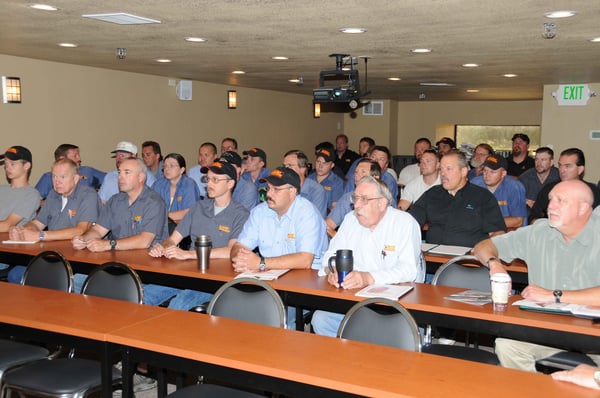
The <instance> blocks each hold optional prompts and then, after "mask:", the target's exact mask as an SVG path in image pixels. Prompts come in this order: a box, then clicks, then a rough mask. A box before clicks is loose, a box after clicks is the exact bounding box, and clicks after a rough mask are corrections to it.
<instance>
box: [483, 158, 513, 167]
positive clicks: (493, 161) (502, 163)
mask: <svg viewBox="0 0 600 398" xmlns="http://www.w3.org/2000/svg"><path fill="white" fill-rule="evenodd" d="M483 166H485V167H489V168H490V169H492V170H498V169H499V168H503V169H504V170H506V169H507V167H508V166H507V163H506V159H504V158H503V157H502V156H499V155H490V156H488V157H487V159H485V162H483Z"/></svg>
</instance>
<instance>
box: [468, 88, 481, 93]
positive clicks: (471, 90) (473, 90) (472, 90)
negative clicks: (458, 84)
mask: <svg viewBox="0 0 600 398" xmlns="http://www.w3.org/2000/svg"><path fill="white" fill-rule="evenodd" d="M478 92H479V90H477V89H473V88H470V89H468V90H467V93H478Z"/></svg>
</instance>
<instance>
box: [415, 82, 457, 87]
mask: <svg viewBox="0 0 600 398" xmlns="http://www.w3.org/2000/svg"><path fill="white" fill-rule="evenodd" d="M419 86H431V87H454V86H456V84H454V83H437V82H423V83H419Z"/></svg>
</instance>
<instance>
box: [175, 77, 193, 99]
mask: <svg viewBox="0 0 600 398" xmlns="http://www.w3.org/2000/svg"><path fill="white" fill-rule="evenodd" d="M175 92H176V93H177V98H179V99H180V100H181V101H191V100H192V81H191V80H180V81H179V83H177V87H175Z"/></svg>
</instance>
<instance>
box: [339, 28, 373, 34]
mask: <svg viewBox="0 0 600 398" xmlns="http://www.w3.org/2000/svg"><path fill="white" fill-rule="evenodd" d="M366 31H367V30H366V29H365V28H342V29H340V32H342V33H349V34H357V33H365V32H366Z"/></svg>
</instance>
